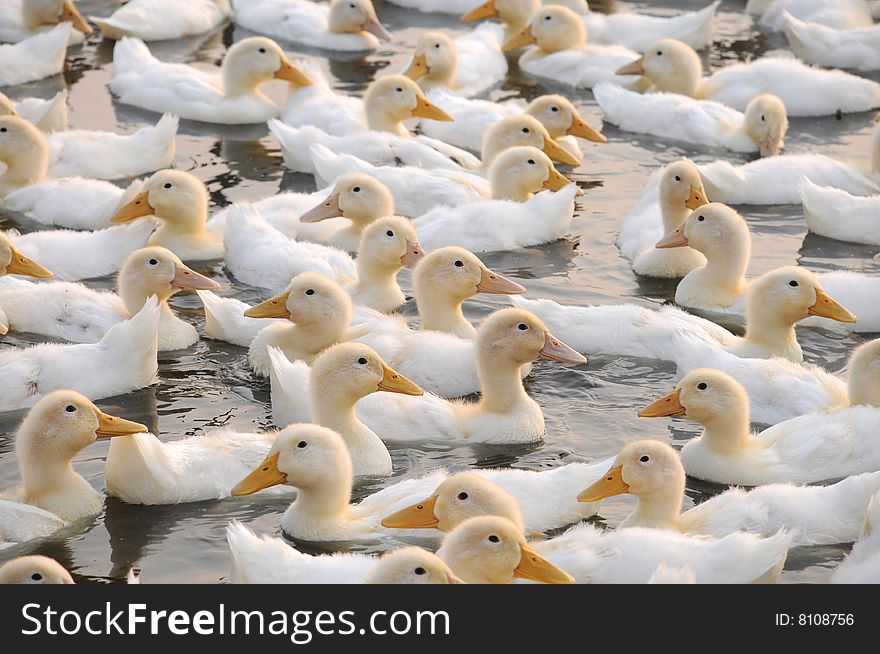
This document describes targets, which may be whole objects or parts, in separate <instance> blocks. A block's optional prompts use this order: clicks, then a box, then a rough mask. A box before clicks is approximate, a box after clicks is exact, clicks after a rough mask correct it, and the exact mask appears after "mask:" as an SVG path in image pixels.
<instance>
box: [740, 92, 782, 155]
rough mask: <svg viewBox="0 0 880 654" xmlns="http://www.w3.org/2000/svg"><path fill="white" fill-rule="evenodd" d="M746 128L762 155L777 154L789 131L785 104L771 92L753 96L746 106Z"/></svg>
mask: <svg viewBox="0 0 880 654" xmlns="http://www.w3.org/2000/svg"><path fill="white" fill-rule="evenodd" d="M744 128H745V130H746V133H747V134H748V135H749V138H751V139H752V140H753V141H754V142H755V143H757V145H758V148H759V150H760V153H761V156H762V157H771V156H776V155H777V154H779V149H780V148H781V147H782V140H783V139H784V138H785V133H786V132H787V131H788V113H787V112H786V111H785V104H784V103H783V102H782V100H780V99H779V98H778V97H776V96H775V95H772V94H770V93H762V94H761V95H759V96H756V97H754V98H752V100H751V101H750V102H749V104H748V105H747V106H746V112H745V123H744Z"/></svg>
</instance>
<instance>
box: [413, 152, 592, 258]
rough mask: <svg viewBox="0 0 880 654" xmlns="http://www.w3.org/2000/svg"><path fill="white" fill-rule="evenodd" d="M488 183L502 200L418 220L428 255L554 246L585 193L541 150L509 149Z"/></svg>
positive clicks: (439, 209)
mask: <svg viewBox="0 0 880 654" xmlns="http://www.w3.org/2000/svg"><path fill="white" fill-rule="evenodd" d="M489 182H490V184H491V185H492V189H493V195H495V194H496V193H497V194H498V195H500V196H501V197H500V198H498V197H497V196H496V198H497V199H491V200H488V199H487V200H475V201H472V202H465V203H464V204H460V205H458V206H456V207H447V206H443V205H441V206H438V207H436V208H434V209H432V210H431V211H429V212H428V213H426V214H423V215H421V216H419V217H418V218H416V219H415V220H413V226H415V228H416V232H417V233H418V235H419V242H421V243H422V244H423V245H424V246H425V247H426V248H428V249H429V250H433V249H435V248H439V247H444V246H449V245H458V246H460V247H464V248H466V249H468V250H473V251H476V252H492V251H499V250H516V249H518V248H523V247H529V246H534V245H540V244H542V243H549V242H552V241H556V240H559V239H560V238H562V237H563V236H565V234H566V233H567V232H568V230H569V227H570V226H571V221H572V218H573V217H574V198H575V195H576V194H577V193H578V192H579V191H580V189H578V187H577V185H575V184H574V183H573V182H571V181H570V180H569V179H567V178H566V177H564V176H563V175H561V174H560V173H559V171H557V170H556V168H555V167H554V166H553V162H551V161H550V158H549V157H548V156H547V155H545V154H544V153H543V152H541V151H540V150H538V149H537V148H533V147H528V146H522V147H513V148H509V149H507V150H505V151H504V152H503V153H502V154H501V155H499V156H498V157H497V158H496V159H495V161H494V162H493V163H492V165H491V167H490V168H489ZM508 185H512V186H511V188H510V190H509V191H505V188H506V187H507V186H508ZM544 189H547V190H548V192H540V193H538V195H532V194H533V193H534V192H535V191H543V190H544ZM553 191H555V192H553Z"/></svg>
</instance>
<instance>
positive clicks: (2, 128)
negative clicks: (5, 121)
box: [0, 127, 9, 134]
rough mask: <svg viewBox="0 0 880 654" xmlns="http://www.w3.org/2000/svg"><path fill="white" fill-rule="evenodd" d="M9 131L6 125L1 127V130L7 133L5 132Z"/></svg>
mask: <svg viewBox="0 0 880 654" xmlns="http://www.w3.org/2000/svg"><path fill="white" fill-rule="evenodd" d="M8 131H9V130H8V129H7V128H5V127H0V132H3V133H4V134H5V133H6V132H8Z"/></svg>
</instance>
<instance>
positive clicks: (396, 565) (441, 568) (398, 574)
mask: <svg viewBox="0 0 880 654" xmlns="http://www.w3.org/2000/svg"><path fill="white" fill-rule="evenodd" d="M364 583H366V584H463V583H464V582H463V581H462V580H461V579H459V578H458V577H456V576H455V574H454V573H453V572H452V570H451V569H450V568H449V566H448V565H446V564H445V563H444V562H443V560H442V559H441V558H439V557H438V556H437V555H436V554H432V553H431V552H428V551H427V550H423V549H422V548H421V547H401V548H400V549H398V550H393V551H391V552H388V553H387V554H383V555H382V558H380V559H379V561H378V563H376V565H375V566H374V567H373V569H372V570H371V571H370V573H369V574H368V575H367V577H366V578H365V579H364Z"/></svg>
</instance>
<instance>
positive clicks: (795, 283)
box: [788, 279, 798, 286]
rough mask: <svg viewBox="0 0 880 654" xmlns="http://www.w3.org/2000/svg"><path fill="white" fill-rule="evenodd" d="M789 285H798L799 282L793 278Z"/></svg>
mask: <svg viewBox="0 0 880 654" xmlns="http://www.w3.org/2000/svg"><path fill="white" fill-rule="evenodd" d="M788 285H789V286H797V285H798V283H797V282H796V281H794V280H793V279H792V280H791V281H790V282H788Z"/></svg>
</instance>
